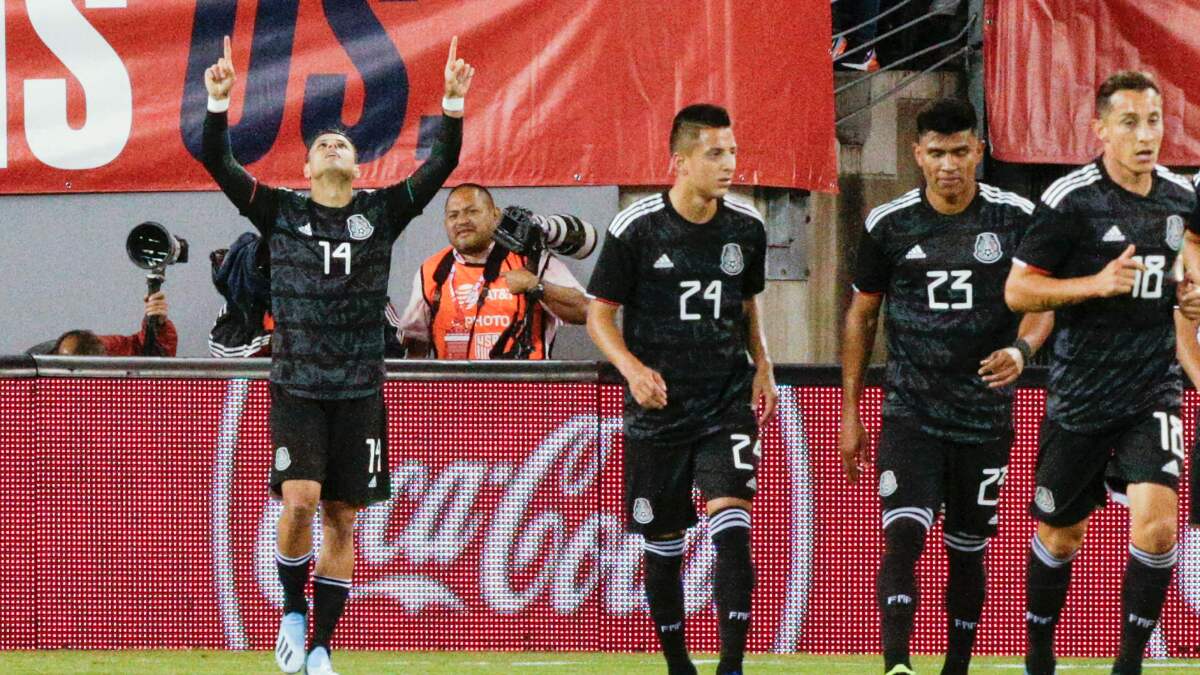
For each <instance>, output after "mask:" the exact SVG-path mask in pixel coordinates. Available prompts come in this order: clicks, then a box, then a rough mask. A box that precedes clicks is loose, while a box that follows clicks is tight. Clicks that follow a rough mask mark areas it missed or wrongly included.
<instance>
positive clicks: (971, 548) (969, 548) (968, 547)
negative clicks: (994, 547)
mask: <svg viewBox="0 0 1200 675" xmlns="http://www.w3.org/2000/svg"><path fill="white" fill-rule="evenodd" d="M942 543H943V544H945V545H946V548H952V549H954V550H955V551H962V552H963V553H975V552H978V551H982V550H985V549H986V548H987V547H988V543H987V542H986V541H985V542H983V543H982V544H960V543H957V542H954V541H951V540H949V539H945V538H943V539H942Z"/></svg>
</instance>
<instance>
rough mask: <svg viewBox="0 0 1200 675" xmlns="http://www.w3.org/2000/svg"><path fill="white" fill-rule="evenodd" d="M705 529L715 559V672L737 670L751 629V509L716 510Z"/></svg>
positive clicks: (723, 673) (729, 673)
mask: <svg viewBox="0 0 1200 675" xmlns="http://www.w3.org/2000/svg"><path fill="white" fill-rule="evenodd" d="M708 532H709V534H710V535H711V536H712V542H713V547H714V548H715V549H716V550H717V560H716V564H715V566H714V568H713V598H714V600H716V605H717V628H718V631H719V632H720V635H721V661H720V663H718V664H717V673H718V675H732V674H734V673H737V674H740V673H741V672H742V657H743V656H744V654H745V652H746V633H747V632H748V631H749V629H750V596H751V593H752V592H753V590H754V565H753V564H752V562H751V560H750V513H749V512H748V511H746V510H745V509H741V508H736V507H734V508H729V509H723V510H721V511H718V512H717V513H715V514H713V515H712V516H711V517H710V518H709V519H708Z"/></svg>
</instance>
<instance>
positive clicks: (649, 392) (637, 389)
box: [587, 300, 667, 410]
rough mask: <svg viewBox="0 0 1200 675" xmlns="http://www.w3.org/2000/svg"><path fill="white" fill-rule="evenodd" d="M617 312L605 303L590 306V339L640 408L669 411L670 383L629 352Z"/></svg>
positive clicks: (590, 304) (589, 304) (588, 325)
mask: <svg viewBox="0 0 1200 675" xmlns="http://www.w3.org/2000/svg"><path fill="white" fill-rule="evenodd" d="M617 308H618V307H617V305H614V304H611V303H608V302H604V301H603V300H595V301H593V302H590V303H588V317H587V329H588V335H590V336H591V338H592V342H595V343H596V346H597V347H599V348H600V351H601V352H603V353H604V356H605V357H607V358H608V360H609V361H611V362H612V364H613V365H614V366H616V367H617V370H619V371H620V372H621V375H622V376H624V377H625V381H627V382H628V383H629V391H630V392H631V393H632V394H633V398H634V399H636V400H637V402H638V405H640V406H642V407H643V408H647V409H651V410H654V409H657V408H665V407H666V405H667V383H666V382H665V381H663V377H662V374H661V373H659V372H658V371H656V370H654V369H653V368H650V367H648V366H647V365H646V364H644V363H642V362H641V360H639V359H638V357H636V356H634V355H633V352H630V351H629V348H628V347H627V346H626V345H625V339H624V338H623V337H621V331H620V330H618V329H617Z"/></svg>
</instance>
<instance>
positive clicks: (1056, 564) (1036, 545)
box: [1029, 534, 1079, 569]
mask: <svg viewBox="0 0 1200 675" xmlns="http://www.w3.org/2000/svg"><path fill="white" fill-rule="evenodd" d="M1029 549H1030V550H1031V551H1033V555H1035V556H1037V559H1038V560H1040V561H1041V563H1042V564H1043V565H1045V566H1046V567H1050V568H1052V569H1058V568H1060V567H1063V566H1064V565H1067V564H1068V563H1070V562H1071V561H1072V560H1074V559H1075V556H1077V555H1079V551H1075V552H1074V553H1072V554H1071V555H1069V556H1067V557H1066V558H1056V557H1055V556H1054V554H1053V553H1051V552H1050V549H1048V548H1046V545H1045V544H1043V543H1042V540H1041V539H1038V536H1037V535H1036V534H1035V535H1033V538H1032V539H1031V540H1030V542H1029Z"/></svg>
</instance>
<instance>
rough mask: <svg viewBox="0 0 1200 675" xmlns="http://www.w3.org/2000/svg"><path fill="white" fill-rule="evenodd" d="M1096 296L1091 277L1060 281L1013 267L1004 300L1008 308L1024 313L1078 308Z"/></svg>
mask: <svg viewBox="0 0 1200 675" xmlns="http://www.w3.org/2000/svg"><path fill="white" fill-rule="evenodd" d="M1097 297H1100V296H1099V295H1098V294H1097V293H1096V289H1095V284H1094V281H1093V278H1092V277H1075V278H1072V279H1058V278H1055V277H1052V276H1049V275H1046V274H1041V273H1039V272H1035V271H1033V270H1032V269H1030V268H1029V267H1027V266H1024V265H1013V267H1012V271H1010V272H1009V273H1008V281H1007V282H1006V283H1005V284H1004V301H1005V302H1006V303H1008V308H1009V309H1011V310H1012V311H1014V312H1021V313H1024V314H1036V313H1039V312H1046V311H1050V310H1055V309H1058V308H1059V307H1066V306H1068V305H1077V304H1079V303H1081V302H1085V301H1087V300H1091V299H1093V298H1097Z"/></svg>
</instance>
